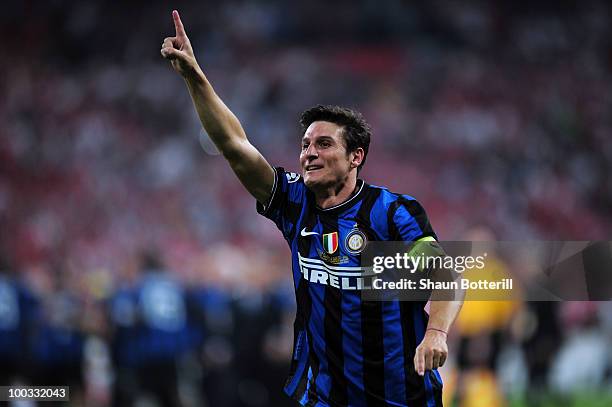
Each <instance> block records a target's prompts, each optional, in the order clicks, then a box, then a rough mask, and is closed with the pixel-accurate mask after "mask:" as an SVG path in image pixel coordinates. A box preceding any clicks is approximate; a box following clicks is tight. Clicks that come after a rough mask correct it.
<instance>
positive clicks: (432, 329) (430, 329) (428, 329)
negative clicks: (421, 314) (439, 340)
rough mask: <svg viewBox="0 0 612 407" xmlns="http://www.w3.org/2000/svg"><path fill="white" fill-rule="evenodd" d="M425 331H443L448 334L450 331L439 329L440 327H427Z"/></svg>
mask: <svg viewBox="0 0 612 407" xmlns="http://www.w3.org/2000/svg"><path fill="white" fill-rule="evenodd" d="M425 331H438V332H442V333H443V334H444V335H448V332H446V331H443V330H441V329H438V328H427V329H426V330H425Z"/></svg>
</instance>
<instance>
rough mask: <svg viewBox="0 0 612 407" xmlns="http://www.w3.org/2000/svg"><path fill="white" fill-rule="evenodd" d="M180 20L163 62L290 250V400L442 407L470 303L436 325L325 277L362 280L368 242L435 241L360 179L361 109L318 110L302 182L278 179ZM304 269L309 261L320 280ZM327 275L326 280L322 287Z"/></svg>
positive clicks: (309, 114)
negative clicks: (453, 347) (450, 359)
mask: <svg viewBox="0 0 612 407" xmlns="http://www.w3.org/2000/svg"><path fill="white" fill-rule="evenodd" d="M172 17H173V20H174V25H175V32H176V36H174V37H168V38H166V39H164V41H163V44H162V49H161V54H162V56H163V57H164V58H167V59H168V60H170V61H171V63H172V66H173V68H174V69H175V70H176V72H177V73H179V74H180V75H181V76H182V77H183V79H184V80H185V83H186V85H187V87H188V89H189V92H190V94H191V97H192V100H193V103H194V106H195V109H196V111H197V113H198V114H199V116H200V120H201V122H202V124H203V126H204V128H205V129H206V132H207V133H208V135H209V136H210V137H211V139H212V140H213V142H214V143H215V145H216V147H217V148H218V149H219V151H220V152H221V153H222V154H223V156H224V157H225V158H226V159H227V161H228V162H229V164H230V166H231V168H232V170H233V171H234V173H235V174H236V175H237V177H238V178H239V179H240V181H241V182H242V184H243V185H244V187H245V188H246V189H247V190H248V191H249V192H250V193H251V195H253V197H255V199H256V200H257V209H258V212H259V213H260V214H262V215H264V216H266V217H268V218H269V219H271V220H273V221H274V222H275V223H276V224H277V226H278V227H279V229H280V230H281V231H282V232H283V236H284V237H285V239H286V240H287V242H288V243H289V245H290V247H291V251H292V255H293V275H294V282H295V289H296V297H297V302H298V310H297V316H296V321H295V325H294V327H295V334H294V335H295V339H294V355H293V358H292V364H291V372H290V376H289V379H288V380H287V383H286V386H285V392H286V393H287V394H288V395H289V396H291V397H292V398H294V399H295V400H296V401H297V402H299V403H300V404H302V405H311V404H318V405H323V406H327V405H329V406H336V405H338V406H348V405H361V404H363V403H369V404H372V403H378V404H380V403H383V404H384V403H386V402H389V403H392V404H395V405H412V406H417V405H418V406H425V405H428V406H433V405H441V404H442V382H441V378H440V375H439V374H438V372H437V368H438V367H439V366H441V365H443V364H444V362H445V360H446V358H447V353H448V348H447V344H446V336H447V333H448V330H449V328H450V326H451V324H452V322H453V320H454V319H455V317H456V315H457V312H458V311H459V308H460V306H461V302H460V301H433V302H432V304H431V308H430V315H429V316H428V314H427V313H426V312H425V310H424V305H425V303H424V302H406V301H404V302H399V301H396V302H393V303H382V302H377V301H362V299H361V295H362V288H363V287H360V286H359V282H358V281H357V280H359V279H355V277H353V287H352V288H351V287H350V286H349V285H350V284H351V283H350V282H349V283H348V285H346V286H345V283H346V282H347V281H348V280H349V279H344V280H343V283H342V290H341V289H340V286H339V285H338V280H336V283H335V286H334V283H333V282H332V281H331V280H332V278H331V277H329V274H328V273H327V272H326V271H325V270H327V271H331V270H332V269H330V268H329V267H330V266H331V267H332V268H334V269H336V270H337V267H338V265H340V264H342V265H346V264H348V263H350V264H352V265H353V266H352V267H347V266H343V270H353V271H355V272H357V271H362V269H361V268H360V267H359V266H358V264H359V258H360V256H359V253H361V251H362V250H363V249H364V248H365V244H366V243H367V240H368V239H371V240H404V241H424V242H431V241H435V239H436V235H435V233H434V231H433V229H432V227H431V225H430V224H429V220H428V218H427V215H426V214H425V211H424V210H423V208H422V207H421V206H420V204H419V203H418V202H417V201H416V200H414V198H411V197H407V196H404V195H397V194H393V193H391V192H389V191H388V190H386V189H383V188H379V187H373V186H369V185H367V184H366V183H365V182H363V181H362V180H358V179H357V174H358V172H359V170H360V169H361V168H362V166H363V164H364V162H365V158H366V155H367V152H368V147H369V142H370V128H369V125H368V124H367V123H366V122H365V120H364V119H363V117H362V116H361V115H360V114H359V113H357V112H355V111H352V110H350V109H346V108H340V107H337V106H317V107H314V108H312V109H309V110H307V111H305V112H304V113H303V114H302V118H301V122H300V124H301V125H302V131H303V138H302V150H301V154H300V164H301V167H302V170H303V180H302V179H301V178H300V176H299V175H297V174H294V173H288V172H285V171H284V169H283V168H281V167H278V168H272V166H270V164H269V163H268V162H267V161H266V159H265V158H264V157H263V156H262V155H261V153H260V152H259V151H258V150H257V149H256V148H255V147H254V146H253V145H252V144H251V143H250V142H249V141H248V139H247V137H246V134H245V132H244V130H243V128H242V126H241V124H240V122H239V121H238V119H237V118H236V117H235V116H234V114H233V113H232V112H231V111H230V110H229V109H228V108H227V107H226V106H225V104H224V103H223V102H222V101H221V99H220V98H219V97H218V96H217V94H216V93H215V92H214V90H213V88H212V86H211V84H210V82H208V80H207V78H206V76H205V75H204V73H203V72H202V70H201V68H200V66H199V65H198V63H197V61H196V59H195V56H194V53H193V49H192V47H191V43H190V41H189V39H188V37H187V34H186V32H185V29H184V27H183V24H182V22H181V20H180V17H179V14H178V12H177V11H173V13H172ZM300 229H301V231H300ZM321 237H323V239H322V240H320V238H321ZM339 240H343V243H342V246H340V243H339ZM339 247H342V249H341V250H340V251H338V249H339ZM428 247H429V245H428ZM431 247H434V246H431ZM435 247H438V248H439V246H435ZM437 254H438V255H442V254H443V253H437ZM298 258H299V260H298ZM302 261H306V262H309V266H308V268H309V269H310V272H311V273H312V274H311V276H310V277H308V276H307V275H306V272H307V271H308V268H307V269H306V270H304V266H303V265H302ZM317 272H320V273H322V274H321V275H320V278H313V276H316V275H317ZM331 273H332V274H333V272H331ZM323 276H324V277H325V278H324V279H323ZM328 277H329V278H330V281H329V282H328V281H327V278H328ZM361 283H363V281H362V282H361ZM313 310H314V311H313Z"/></svg>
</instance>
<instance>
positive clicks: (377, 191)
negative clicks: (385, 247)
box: [368, 185, 435, 240]
mask: <svg viewBox="0 0 612 407" xmlns="http://www.w3.org/2000/svg"><path fill="white" fill-rule="evenodd" d="M368 189H369V191H368V195H369V196H371V197H375V202H374V203H373V204H372V211H371V215H370V217H371V221H372V223H373V225H375V226H376V227H377V228H378V230H380V231H384V233H382V236H386V238H388V239H391V240H415V239H417V238H420V237H423V236H435V233H434V232H433V229H432V228H431V225H430V223H429V219H428V218H427V214H426V213H425V210H424V209H423V207H422V206H421V204H420V203H419V201H418V200H417V199H416V198H414V197H413V196H411V195H407V194H401V193H397V192H392V191H390V190H389V189H388V188H385V187H381V186H377V185H369V186H368Z"/></svg>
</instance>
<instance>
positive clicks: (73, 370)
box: [30, 263, 86, 405]
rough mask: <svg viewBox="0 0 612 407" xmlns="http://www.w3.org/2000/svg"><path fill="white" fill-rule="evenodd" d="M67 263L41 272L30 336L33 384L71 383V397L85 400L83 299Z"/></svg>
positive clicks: (80, 401) (62, 384)
mask: <svg viewBox="0 0 612 407" xmlns="http://www.w3.org/2000/svg"><path fill="white" fill-rule="evenodd" d="M70 279H71V276H70V274H69V273H68V270H67V269H66V268H65V267H64V264H61V263H60V264H57V265H55V266H53V267H52V268H51V269H50V270H45V271H44V272H41V273H39V276H38V284H37V288H38V291H37V296H38V310H37V312H36V320H35V325H34V330H33V331H32V335H31V337H30V347H31V354H32V366H33V374H32V383H33V384H34V385H37V386H44V385H51V386H69V387H70V400H71V403H74V404H75V405H81V404H82V402H83V390H84V386H83V383H84V381H83V378H84V372H83V368H84V364H83V361H84V358H83V355H84V346H85V338H86V333H85V331H84V329H83V328H84V326H83V320H82V317H83V314H82V310H83V301H82V299H81V298H80V297H79V293H78V291H77V290H75V289H74V287H75V286H74V285H73V284H72V282H71V281H69V280H70Z"/></svg>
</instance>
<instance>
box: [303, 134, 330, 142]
mask: <svg viewBox="0 0 612 407" xmlns="http://www.w3.org/2000/svg"><path fill="white" fill-rule="evenodd" d="M306 140H308V141H310V137H308V136H304V137H302V142H304V141H306ZM317 140H331V141H335V140H334V138H333V137H332V136H328V135H323V136H320V137H319V138H317Z"/></svg>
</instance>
